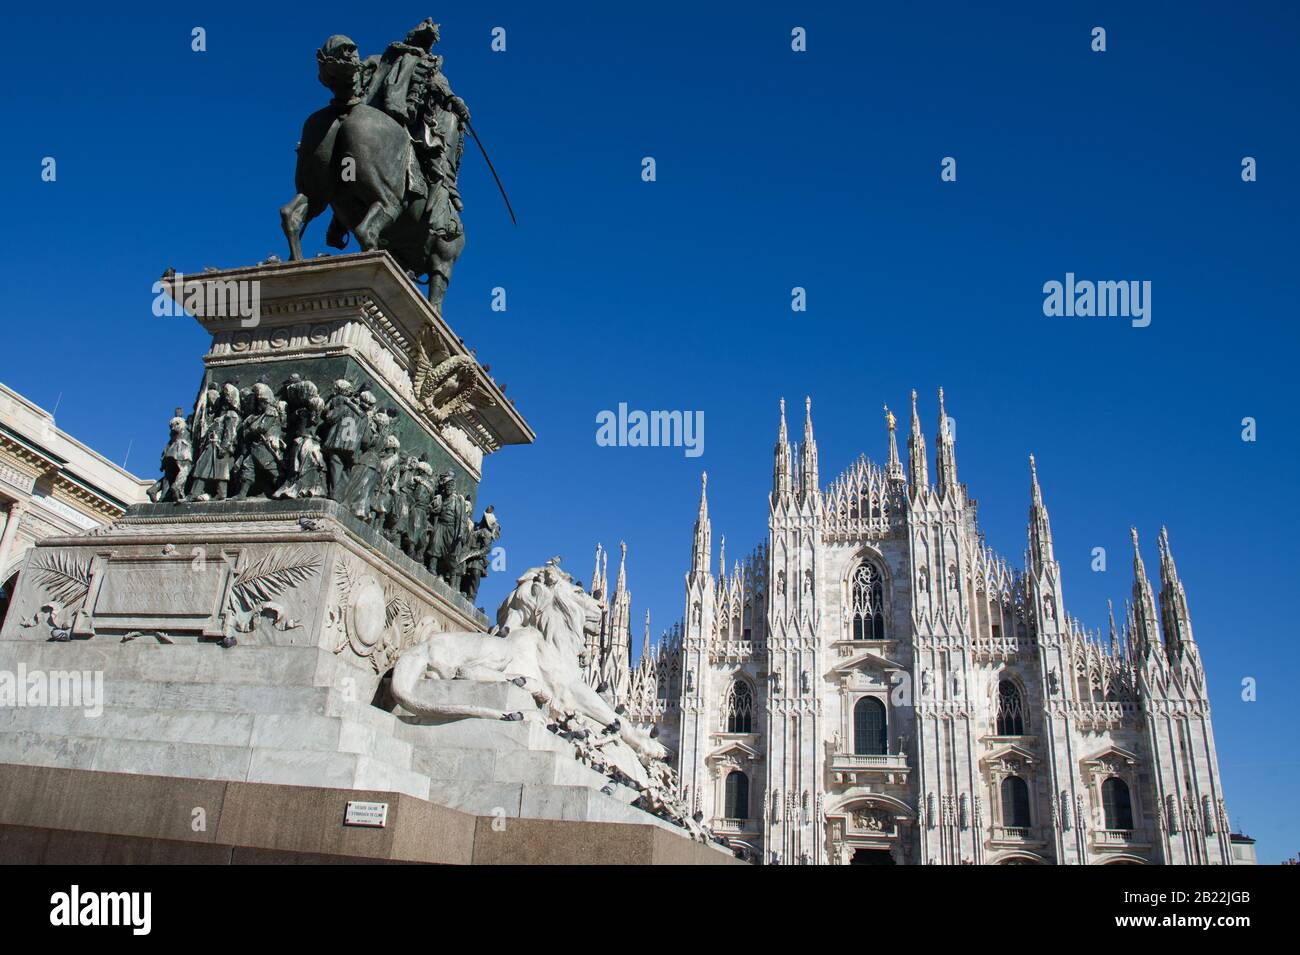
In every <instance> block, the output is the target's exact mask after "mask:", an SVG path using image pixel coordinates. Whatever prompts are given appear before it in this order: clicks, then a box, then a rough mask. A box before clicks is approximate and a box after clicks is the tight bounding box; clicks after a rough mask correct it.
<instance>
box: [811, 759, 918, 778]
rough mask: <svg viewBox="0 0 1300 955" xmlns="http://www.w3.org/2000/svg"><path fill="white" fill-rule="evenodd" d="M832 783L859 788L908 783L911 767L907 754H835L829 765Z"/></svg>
mask: <svg viewBox="0 0 1300 955" xmlns="http://www.w3.org/2000/svg"><path fill="white" fill-rule="evenodd" d="M827 769H828V771H829V772H830V777H831V782H833V783H835V784H836V785H840V786H859V785H866V784H870V783H889V784H902V783H905V782H907V777H908V775H909V774H910V773H911V771H912V769H911V766H909V765H908V762H907V754H906V753H891V754H883V755H871V756H868V755H863V754H859V753H834V754H832V755H831V757H830V760H829V765H828V766H827Z"/></svg>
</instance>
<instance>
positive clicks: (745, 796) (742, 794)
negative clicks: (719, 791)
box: [724, 769, 749, 819]
mask: <svg viewBox="0 0 1300 955" xmlns="http://www.w3.org/2000/svg"><path fill="white" fill-rule="evenodd" d="M725 797H726V799H725V801H726V807H725V810H724V811H725V814H726V817H727V818H728V819H748V818H749V777H748V776H746V775H745V774H744V773H742V772H741V771H740V770H738V769H734V770H732V771H731V772H730V773H728V774H727V787H726V793H725Z"/></svg>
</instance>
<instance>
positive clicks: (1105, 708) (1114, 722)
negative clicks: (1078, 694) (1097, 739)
mask: <svg viewBox="0 0 1300 955" xmlns="http://www.w3.org/2000/svg"><path fill="white" fill-rule="evenodd" d="M1070 709H1071V713H1072V715H1073V716H1074V719H1075V721H1076V722H1077V724H1078V726H1079V729H1081V730H1087V731H1090V732H1094V733H1100V732H1103V731H1104V730H1117V729H1134V728H1136V727H1137V726H1138V725H1139V717H1140V714H1139V712H1138V705H1137V704H1136V703H1120V702H1112V701H1092V700H1076V701H1075V702H1074V704H1073V705H1072V706H1071V707H1070Z"/></svg>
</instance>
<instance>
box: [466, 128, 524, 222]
mask: <svg viewBox="0 0 1300 955" xmlns="http://www.w3.org/2000/svg"><path fill="white" fill-rule="evenodd" d="M465 128H466V129H468V130H469V134H470V135H471V136H473V137H474V142H476V143H478V151H479V152H481V153H482V154H483V161H484V162H485V163H487V167H488V169H489V170H490V171H491V173H492V178H493V179H495V180H496V181H497V188H498V189H500V190H501V198H502V199H504V200H505V201H506V211H507V212H509V213H510V221H511V222H513V223H514V224H515V225H519V221H518V220H517V219H516V218H515V210H514V209H513V208H512V207H511V205H510V197H509V196H507V195H506V187H505V186H503V185H501V177H500V176H498V175H497V170H496V167H495V166H493V165H492V160H491V159H489V158H488V154H487V150H486V149H484V148H483V140H481V139H479V138H478V133H476V132H474V127H473V126H472V125H470V123H469V121H468V120H466V121H465Z"/></svg>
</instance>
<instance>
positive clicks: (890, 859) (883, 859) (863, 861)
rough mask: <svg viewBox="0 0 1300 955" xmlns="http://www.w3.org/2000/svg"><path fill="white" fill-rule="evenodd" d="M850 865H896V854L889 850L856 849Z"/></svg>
mask: <svg viewBox="0 0 1300 955" xmlns="http://www.w3.org/2000/svg"><path fill="white" fill-rule="evenodd" d="M849 865H894V854H893V853H892V852H890V851H889V850H888V849H854V850H853V858H851V859H850V860H849Z"/></svg>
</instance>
